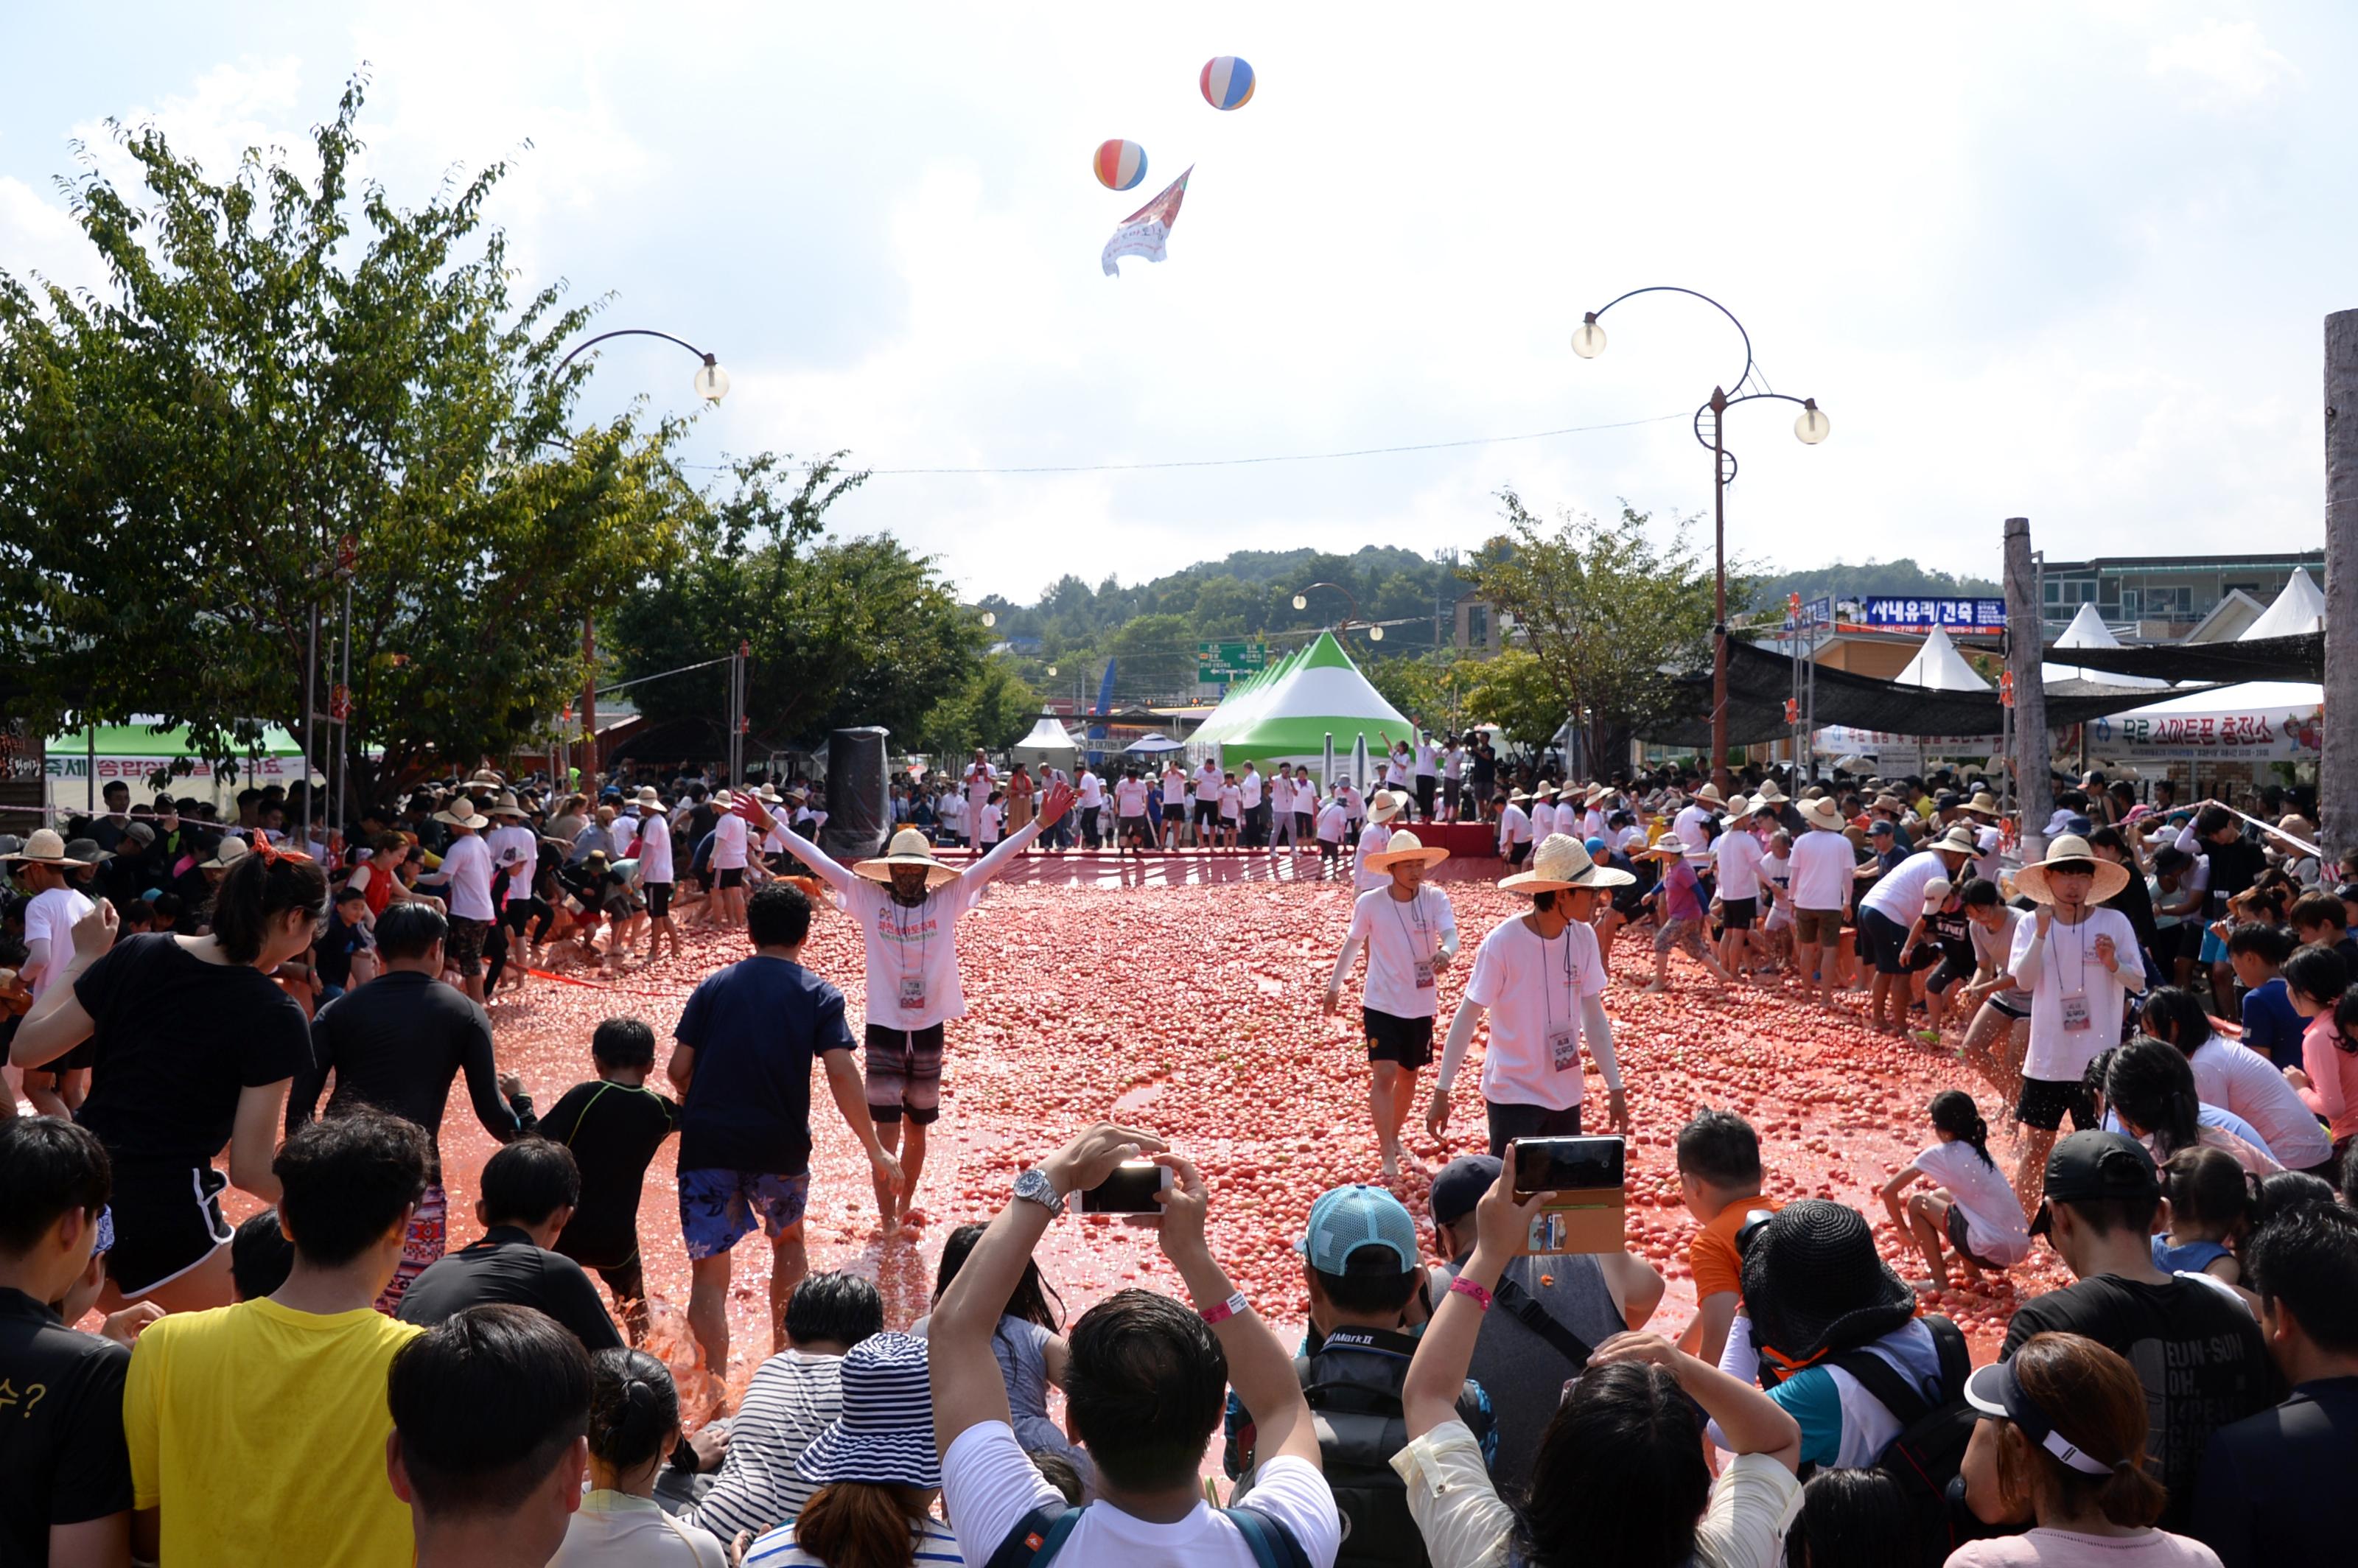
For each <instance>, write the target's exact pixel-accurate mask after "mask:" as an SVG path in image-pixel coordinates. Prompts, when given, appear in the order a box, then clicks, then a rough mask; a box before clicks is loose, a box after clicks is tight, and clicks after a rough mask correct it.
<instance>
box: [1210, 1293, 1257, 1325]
mask: <svg viewBox="0 0 2358 1568" xmlns="http://www.w3.org/2000/svg"><path fill="white" fill-rule="evenodd" d="M1251 1306H1252V1303H1250V1302H1249V1301H1247V1300H1245V1293H1244V1292H1242V1291H1238V1292H1236V1294H1234V1295H1232V1296H1230V1297H1229V1298H1228V1300H1227V1301H1224V1302H1222V1303H1219V1304H1218V1305H1217V1306H1207V1307H1206V1308H1205V1309H1204V1312H1203V1317H1204V1321H1205V1322H1206V1323H1207V1324H1211V1325H1215V1326H1217V1325H1220V1324H1223V1323H1226V1322H1228V1319H1230V1318H1232V1317H1234V1316H1236V1315H1237V1314H1238V1313H1240V1312H1245V1311H1248V1310H1249V1309H1250V1307H1251Z"/></svg>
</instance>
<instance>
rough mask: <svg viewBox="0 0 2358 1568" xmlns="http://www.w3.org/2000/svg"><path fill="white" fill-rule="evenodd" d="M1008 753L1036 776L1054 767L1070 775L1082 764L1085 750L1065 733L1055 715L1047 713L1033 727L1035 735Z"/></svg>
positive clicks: (1013, 760)
mask: <svg viewBox="0 0 2358 1568" xmlns="http://www.w3.org/2000/svg"><path fill="white" fill-rule="evenodd" d="M1007 754H1008V758H1009V760H1010V761H1011V762H1022V764H1024V765H1025V766H1026V767H1028V768H1030V769H1031V770H1032V771H1033V773H1038V772H1039V771H1040V770H1041V769H1043V768H1050V767H1056V768H1063V769H1065V770H1066V771H1067V772H1070V771H1071V770H1072V769H1073V768H1075V767H1076V766H1077V765H1079V762H1080V757H1081V749H1080V747H1078V746H1076V745H1075V744H1074V743H1073V738H1072V737H1071V736H1070V735H1067V734H1065V727H1064V726H1063V725H1062V724H1060V723H1058V722H1057V721H1056V716H1055V714H1053V713H1044V714H1042V715H1041V716H1040V722H1039V723H1037V724H1034V725H1033V726H1032V733H1030V734H1029V735H1026V736H1024V737H1023V739H1022V740H1021V741H1016V742H1015V744H1014V745H1013V746H1011V747H1010V748H1009V749H1008V753H1007Z"/></svg>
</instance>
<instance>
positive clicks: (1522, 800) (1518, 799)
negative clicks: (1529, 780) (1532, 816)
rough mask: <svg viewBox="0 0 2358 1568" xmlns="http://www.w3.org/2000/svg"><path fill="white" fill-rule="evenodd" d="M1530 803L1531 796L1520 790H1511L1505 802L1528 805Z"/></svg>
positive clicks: (1512, 804)
mask: <svg viewBox="0 0 2358 1568" xmlns="http://www.w3.org/2000/svg"><path fill="white" fill-rule="evenodd" d="M1507 804H1508V805H1509V806H1529V805H1530V804H1531V796H1530V795H1525V794H1524V793H1523V792H1522V791H1521V790H1515V791H1512V792H1510V793H1509V795H1508V796H1507Z"/></svg>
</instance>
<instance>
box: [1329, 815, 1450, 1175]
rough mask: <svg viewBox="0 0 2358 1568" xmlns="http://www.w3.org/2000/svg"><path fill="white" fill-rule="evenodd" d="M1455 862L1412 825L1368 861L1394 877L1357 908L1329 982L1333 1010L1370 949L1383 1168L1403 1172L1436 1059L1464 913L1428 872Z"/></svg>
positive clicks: (1367, 1001) (1371, 1055)
mask: <svg viewBox="0 0 2358 1568" xmlns="http://www.w3.org/2000/svg"><path fill="white" fill-rule="evenodd" d="M1447 859H1449V851H1448V850H1446V849H1438V848H1435V849H1427V848H1426V847H1425V846H1424V844H1423V842H1422V840H1420V839H1419V838H1417V836H1416V835H1415V834H1413V833H1412V832H1410V831H1408V830H1407V829H1406V828H1402V829H1401V831H1400V832H1398V833H1395V834H1393V835H1392V836H1391V842H1390V844H1388V845H1386V846H1385V847H1384V849H1382V850H1380V851H1379V852H1378V853H1376V854H1374V855H1372V856H1369V857H1368V860H1367V861H1366V862H1365V863H1366V864H1367V865H1368V867H1369V869H1371V870H1375V871H1383V872H1384V873H1386V874H1387V875H1388V876H1389V877H1390V881H1388V882H1386V883H1385V884H1384V885H1383V886H1382V887H1379V888H1377V889H1375V890H1373V891H1372V892H1363V893H1361V894H1360V895H1359V896H1358V898H1357V900H1356V901H1355V902H1354V903H1352V905H1351V928H1350V930H1349V931H1348V932H1347V933H1346V934H1345V935H1344V937H1343V950H1342V951H1341V952H1340V953H1338V954H1336V957H1335V972H1334V974H1333V975H1332V976H1331V977H1330V978H1329V979H1327V981H1326V1011H1327V1013H1328V1015H1329V1016H1332V1015H1333V1014H1334V1013H1335V1012H1336V1011H1338V1010H1339V1009H1340V1008H1341V1006H1342V1002H1343V978H1344V977H1345V976H1346V975H1347V974H1349V973H1350V972H1351V964H1352V961H1353V960H1354V959H1356V958H1357V957H1358V955H1359V949H1360V948H1361V947H1362V946H1365V947H1366V948H1367V951H1368V979H1367V985H1366V989H1365V993H1364V1000H1363V1001H1362V1004H1361V1006H1360V1009H1359V1024H1360V1030H1361V1033H1363V1034H1364V1035H1365V1036H1366V1039H1367V1042H1368V1069H1369V1073H1370V1075H1371V1076H1370V1080H1369V1082H1368V1114H1369V1115H1370V1116H1371V1117H1372V1118H1373V1119H1374V1120H1375V1125H1376V1148H1377V1151H1378V1152H1379V1154H1380V1155H1381V1157H1382V1161H1383V1173H1384V1174H1385V1175H1387V1176H1397V1175H1399V1174H1400V1172H1401V1154H1402V1151H1401V1136H1400V1135H1401V1126H1402V1125H1403V1124H1404V1123H1405V1122H1406V1121H1407V1120H1408V1113H1409V1111H1410V1110H1411V1109H1412V1108H1413V1107H1414V1106H1415V1104H1416V1076H1417V1074H1418V1073H1419V1072H1421V1071H1422V1069H1423V1068H1424V1067H1425V1065H1427V1064H1429V1063H1430V1062H1431V1061H1432V1060H1433V1017H1434V1014H1435V1013H1436V1012H1437V1011H1439V1008H1438V1001H1437V999H1438V998H1439V996H1440V994H1441V993H1440V989H1439V988H1438V985H1437V983H1436V982H1437V979H1438V977H1439V976H1440V973H1441V971H1442V970H1444V969H1445V968H1448V967H1449V962H1450V960H1451V959H1453V958H1455V957H1457V916H1456V914H1455V913H1454V912H1453V911H1452V910H1451V909H1450V907H1449V895H1448V894H1446V893H1444V892H1442V891H1441V890H1440V889H1439V888H1437V887H1427V886H1426V885H1425V882H1424V873H1425V872H1426V871H1428V870H1429V869H1431V868H1432V867H1434V866H1437V865H1439V864H1440V863H1441V862H1442V861H1444V860H1447Z"/></svg>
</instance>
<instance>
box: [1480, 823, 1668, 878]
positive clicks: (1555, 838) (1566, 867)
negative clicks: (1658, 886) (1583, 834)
mask: <svg viewBox="0 0 2358 1568" xmlns="http://www.w3.org/2000/svg"><path fill="white" fill-rule="evenodd" d="M1637 880H1638V879H1637V878H1635V877H1633V876H1631V875H1630V874H1629V873H1628V872H1627V871H1615V870H1614V869H1613V868H1612V867H1610V866H1600V865H1598V864H1597V863H1596V862H1595V860H1591V859H1589V855H1588V846H1586V845H1585V844H1583V843H1582V842H1581V841H1580V840H1579V839H1577V838H1574V837H1572V836H1571V835H1570V834H1568V833H1551V834H1549V835H1548V836H1547V837H1546V838H1542V839H1541V840H1540V845H1539V848H1538V849H1536V850H1534V851H1533V852H1532V854H1531V870H1530V871H1517V872H1516V873H1515V874H1514V875H1513V876H1511V877H1509V878H1508V879H1507V880H1506V881H1502V882H1500V883H1499V884H1498V885H1499V886H1500V887H1502V888H1505V889H1506V890H1507V891H1509V892H1548V891H1550V890H1551V889H1555V888H1617V887H1627V886H1628V885H1629V884H1630V883H1631V882H1634V881H1637Z"/></svg>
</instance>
